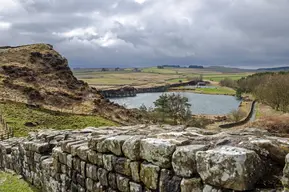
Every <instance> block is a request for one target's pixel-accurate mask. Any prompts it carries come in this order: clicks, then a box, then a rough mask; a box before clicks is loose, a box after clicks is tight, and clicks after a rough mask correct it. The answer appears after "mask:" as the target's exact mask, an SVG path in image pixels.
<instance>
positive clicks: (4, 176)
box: [0, 172, 39, 192]
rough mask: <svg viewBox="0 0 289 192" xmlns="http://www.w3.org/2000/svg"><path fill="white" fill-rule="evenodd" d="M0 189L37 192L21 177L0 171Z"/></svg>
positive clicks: (14, 191) (4, 190)
mask: <svg viewBox="0 0 289 192" xmlns="http://www.w3.org/2000/svg"><path fill="white" fill-rule="evenodd" d="M0 191H1V192H39V191H38V190H37V189H35V188H34V187H31V186H30V185H29V184H28V183H27V182H25V181H24V180H23V179H19V178H17V176H14V175H11V174H8V173H3V172H0Z"/></svg>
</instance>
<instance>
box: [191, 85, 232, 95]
mask: <svg viewBox="0 0 289 192" xmlns="http://www.w3.org/2000/svg"><path fill="white" fill-rule="evenodd" d="M194 92H196V93H203V94H213V95H235V94H236V91H235V90H233V89H231V88H228V87H219V86H218V87H215V88H196V90H195V91H194Z"/></svg>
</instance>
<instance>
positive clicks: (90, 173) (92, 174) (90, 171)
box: [86, 163, 98, 181]
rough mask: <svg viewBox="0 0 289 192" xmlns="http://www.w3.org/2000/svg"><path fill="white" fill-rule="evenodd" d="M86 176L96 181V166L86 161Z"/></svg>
mask: <svg viewBox="0 0 289 192" xmlns="http://www.w3.org/2000/svg"><path fill="white" fill-rule="evenodd" d="M86 176H87V177H88V178H90V179H93V180H94V181H98V177H97V166H95V165H92V164H89V163H87V164H86Z"/></svg>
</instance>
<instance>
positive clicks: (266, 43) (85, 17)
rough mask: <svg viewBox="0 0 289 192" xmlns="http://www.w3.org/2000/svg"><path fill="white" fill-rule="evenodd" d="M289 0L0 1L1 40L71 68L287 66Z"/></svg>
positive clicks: (1, 43) (288, 63)
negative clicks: (56, 55) (42, 48)
mask: <svg viewBox="0 0 289 192" xmlns="http://www.w3.org/2000/svg"><path fill="white" fill-rule="evenodd" d="M288 10H289V0H0V46H1V45H19V44H28V43H38V42H45V43H50V44H52V45H54V47H55V49H56V50H57V51H59V52H60V53H61V54H63V55H64V56H65V57H66V58H68V60H69V62H70V65H71V66H72V67H105V66H107V67H113V66H119V67H128V66H136V67H144V66H153V65H161V64H179V65H189V64H199V65H224V66H237V67H250V68H257V67H261V66H262V67H263V66H270V67H274V66H285V65H289V11H288Z"/></svg>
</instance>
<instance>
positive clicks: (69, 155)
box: [66, 154, 73, 168]
mask: <svg viewBox="0 0 289 192" xmlns="http://www.w3.org/2000/svg"><path fill="white" fill-rule="evenodd" d="M66 165H67V166H68V167H69V168H72V165H73V163H72V155H71V154H68V155H67V156H66Z"/></svg>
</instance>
